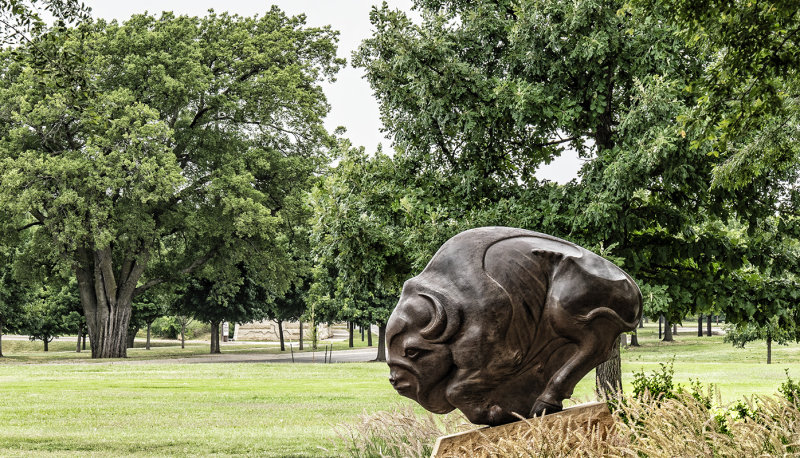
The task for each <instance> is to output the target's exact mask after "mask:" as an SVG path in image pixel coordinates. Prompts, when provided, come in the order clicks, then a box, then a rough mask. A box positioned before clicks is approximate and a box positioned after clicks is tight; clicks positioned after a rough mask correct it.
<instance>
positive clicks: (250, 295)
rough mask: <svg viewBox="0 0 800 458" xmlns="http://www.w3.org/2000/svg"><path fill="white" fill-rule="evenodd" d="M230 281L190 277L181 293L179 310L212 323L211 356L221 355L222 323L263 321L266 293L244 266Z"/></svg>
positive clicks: (266, 305) (267, 298)
mask: <svg viewBox="0 0 800 458" xmlns="http://www.w3.org/2000/svg"><path fill="white" fill-rule="evenodd" d="M237 270H238V271H239V275H237V276H236V277H233V278H230V279H215V280H212V279H209V278H208V277H201V278H193V279H191V280H189V281H188V282H187V284H186V286H185V287H184V288H183V289H182V290H181V291H180V293H179V297H180V298H179V299H178V301H179V302H180V306H179V308H180V310H182V311H184V312H185V313H189V314H191V315H192V316H193V317H194V318H195V319H197V320H199V321H205V322H207V323H211V349H210V352H211V353H221V349H220V344H219V336H220V330H221V329H220V324H221V323H222V322H223V321H229V322H233V323H248V322H251V321H257V320H262V319H264V318H266V317H267V316H268V314H269V311H270V308H269V307H270V302H269V290H268V289H267V288H266V287H265V285H264V284H263V283H260V282H259V280H258V278H259V277H258V276H257V275H255V274H254V272H253V271H252V270H250V269H249V268H248V267H246V266H245V265H244V264H240V265H239V266H237Z"/></svg>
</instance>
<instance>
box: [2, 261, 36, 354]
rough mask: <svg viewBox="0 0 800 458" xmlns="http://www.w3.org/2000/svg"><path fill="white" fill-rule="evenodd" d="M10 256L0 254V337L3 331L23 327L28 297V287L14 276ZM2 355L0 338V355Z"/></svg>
mask: <svg viewBox="0 0 800 458" xmlns="http://www.w3.org/2000/svg"><path fill="white" fill-rule="evenodd" d="M11 259H12V258H11V256H0V262H2V266H0V339H2V335H3V333H4V332H9V331H16V330H18V329H20V328H22V327H23V317H24V306H25V303H26V302H27V301H28V298H29V291H28V288H27V287H26V286H25V285H23V284H22V283H20V281H19V280H18V279H17V278H15V277H14V274H13V271H12V268H11V265H12V264H11ZM1 356H3V347H2V340H0V357H1Z"/></svg>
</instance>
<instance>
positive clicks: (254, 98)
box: [0, 8, 341, 357]
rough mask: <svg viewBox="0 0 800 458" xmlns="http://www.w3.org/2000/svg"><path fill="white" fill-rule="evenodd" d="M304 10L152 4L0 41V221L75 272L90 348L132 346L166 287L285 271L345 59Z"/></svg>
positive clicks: (114, 351) (110, 353) (104, 351)
mask: <svg viewBox="0 0 800 458" xmlns="http://www.w3.org/2000/svg"><path fill="white" fill-rule="evenodd" d="M304 21H305V19H304V17H302V16H300V17H287V16H286V15H284V14H283V13H282V12H281V11H279V10H278V9H277V8H273V9H271V10H270V11H268V12H267V13H266V14H265V15H263V16H260V17H252V18H243V17H239V16H235V15H228V14H221V15H217V14H214V13H210V14H209V15H208V16H207V17H204V18H196V17H186V16H175V15H173V14H170V13H164V14H163V15H162V16H161V17H160V18H156V17H153V16H148V15H139V16H134V17H132V18H131V19H130V20H128V21H127V22H125V23H122V24H118V23H116V22H111V23H106V22H103V21H97V22H94V23H85V24H83V25H81V26H79V27H77V28H63V29H58V30H54V31H52V32H49V33H48V34H46V35H45V36H43V37H41V39H37V40H35V41H34V42H33V43H31V44H30V45H24V44H23V45H22V46H19V47H17V48H15V49H13V50H11V49H8V50H5V51H3V52H2V53H1V54H0V74H2V76H3V77H2V80H0V99H2V100H3V101H4V103H3V105H2V107H0V181H2V183H3V186H2V189H0V207H1V208H2V209H3V212H4V213H7V214H9V215H10V216H13V217H12V218H7V219H5V220H4V221H3V222H2V223H0V224H1V225H2V226H3V229H4V232H5V233H11V232H14V231H18V230H21V229H28V230H31V231H32V232H33V234H32V235H31V237H32V238H33V239H34V240H35V243H34V244H32V245H34V246H39V247H41V246H46V247H48V248H49V249H50V251H51V252H52V253H55V254H56V255H57V256H59V257H60V259H61V262H62V263H63V264H64V265H65V266H67V267H68V268H70V269H71V270H72V271H73V272H74V275H75V276H76V278H77V280H78V285H79V288H80V295H81V301H82V303H83V307H84V313H85V315H86V319H87V323H88V329H89V336H90V339H91V345H92V355H93V357H120V356H125V350H126V345H125V343H126V332H127V328H128V322H129V320H130V314H131V303H132V300H133V297H134V296H136V295H138V294H141V293H143V292H144V291H146V290H147V289H149V288H151V287H153V286H155V285H158V284H161V283H164V282H170V281H173V280H174V279H175V278H176V277H180V276H181V275H186V274H191V273H196V272H198V271H199V269H200V268H201V267H202V268H203V269H205V271H206V272H207V273H208V272H212V271H213V272H215V275H220V276H223V277H231V276H233V275H235V272H236V269H237V267H236V266H237V265H239V264H240V263H241V262H243V260H245V259H247V262H248V263H250V264H253V265H255V264H258V263H261V265H262V270H263V272H266V273H265V274H264V275H267V273H269V272H276V271H279V270H280V269H279V266H280V265H281V264H282V260H284V259H286V257H287V255H286V253H287V249H286V242H285V241H286V236H285V235H284V234H285V232H286V226H287V224H288V222H289V221H292V220H295V219H296V214H297V213H298V212H300V211H301V210H300V208H301V197H300V196H301V193H302V190H303V189H304V187H305V186H306V185H307V184H308V183H309V182H310V180H311V179H312V178H313V175H312V174H313V172H314V171H315V170H316V167H317V166H318V164H319V161H320V160H321V158H322V156H323V153H324V151H323V149H324V146H325V144H326V142H327V141H328V138H329V136H328V134H327V133H326V132H325V130H324V128H323V126H322V118H323V116H324V115H325V114H326V113H327V111H328V105H327V103H326V102H325V97H324V95H323V93H322V90H321V88H320V87H319V85H318V82H319V80H320V79H322V78H326V77H332V76H333V75H334V73H335V72H336V71H337V70H338V68H339V65H340V63H341V62H340V61H339V60H338V59H337V58H336V56H335V52H336V46H335V42H336V33H335V32H333V31H331V30H330V29H329V28H309V27H306V26H305V23H304ZM34 45H35V46H34ZM42 49H44V50H45V51H44V52H46V53H47V52H50V53H51V54H55V55H58V56H62V57H63V59H62V60H60V61H55V62H54V61H52V60H42V59H40V58H39V57H38V53H39V51H40V50H42ZM76 62H79V63H80V65H75V64H76ZM65 65H66V66H69V65H73V67H71V69H72V71H73V72H72V74H75V75H77V76H76V77H74V78H68V79H61V78H58V74H59V72H58V71H57V70H58V68H60V66H65ZM210 275H211V274H208V275H207V277H208V276H210Z"/></svg>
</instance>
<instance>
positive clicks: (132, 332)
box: [125, 328, 139, 348]
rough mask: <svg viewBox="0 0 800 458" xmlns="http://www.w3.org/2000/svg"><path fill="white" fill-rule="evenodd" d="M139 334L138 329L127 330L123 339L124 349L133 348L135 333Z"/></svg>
mask: <svg viewBox="0 0 800 458" xmlns="http://www.w3.org/2000/svg"><path fill="white" fill-rule="evenodd" d="M138 332H139V328H134V329H133V330H131V329H129V330H128V335H127V337H126V339H125V346H126V348H133V344H134V343H135V342H136V333H138Z"/></svg>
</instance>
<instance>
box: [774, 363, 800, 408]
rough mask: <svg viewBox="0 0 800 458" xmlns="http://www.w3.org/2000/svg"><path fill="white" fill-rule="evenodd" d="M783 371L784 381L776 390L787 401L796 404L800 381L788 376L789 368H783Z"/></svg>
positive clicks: (799, 394) (799, 391) (799, 392)
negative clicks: (784, 372)
mask: <svg viewBox="0 0 800 458" xmlns="http://www.w3.org/2000/svg"><path fill="white" fill-rule="evenodd" d="M785 371H786V381H785V382H783V383H781V386H780V387H779V388H778V392H780V393H781V394H782V395H783V397H784V398H786V400H787V401H789V402H792V403H794V404H797V401H798V397H799V396H800V383H797V382H795V381H794V380H792V378H791V377H790V376H789V369H785Z"/></svg>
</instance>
